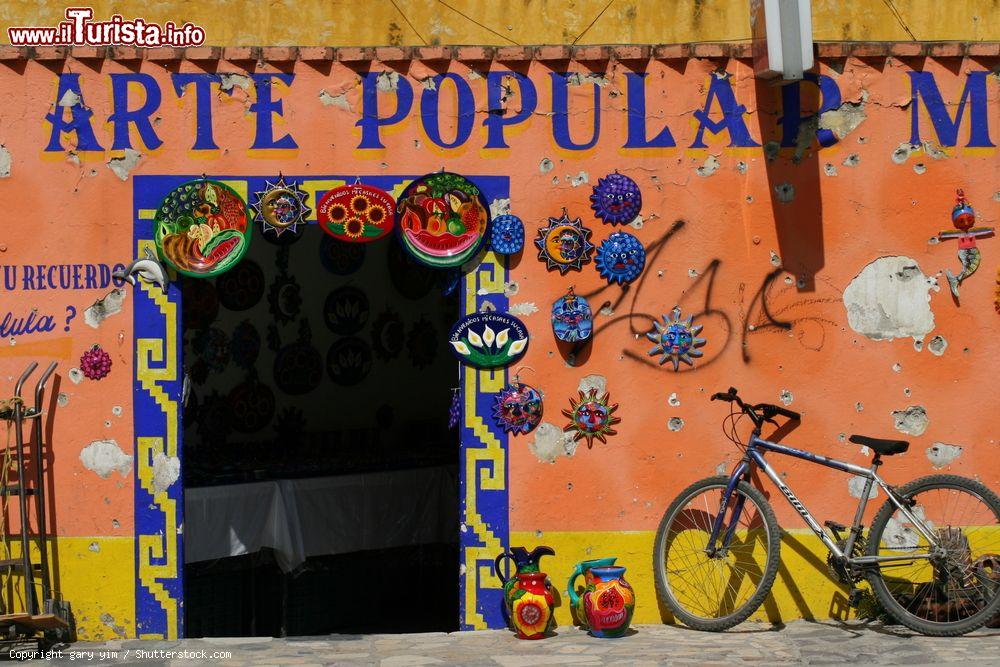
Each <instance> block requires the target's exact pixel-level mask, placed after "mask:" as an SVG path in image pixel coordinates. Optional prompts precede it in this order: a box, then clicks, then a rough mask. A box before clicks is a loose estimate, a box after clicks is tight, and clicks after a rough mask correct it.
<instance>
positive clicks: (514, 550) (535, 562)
mask: <svg viewBox="0 0 1000 667" xmlns="http://www.w3.org/2000/svg"><path fill="white" fill-rule="evenodd" d="M555 555H556V552H555V551H554V550H553V549H552V547H546V546H540V547H535V548H534V549H532V550H531V551H530V552H529V551H528V550H527V549H526V548H525V547H511V548H510V550H509V551H505V552H504V553H502V554H500V555H499V556H497V557H496V560H494V561H493V571H494V572H495V573H496V575H497V578H499V579H500V583H502V584H503V607H502V609H501V611H502V613H503V617H504V620H505V621H507V624H508V625H511V615H510V611H511V604H512V603H513V599H512V596H513V595H514V586H515V584H517V575H520V574H531V573H535V572H538V571H539V566H540V563H539V562H540V561H541V559H542V556H555ZM505 558H506V559H509V560H511V561H513V562H514V568H515V574H514V576H511V577H510V578H507V577H505V576H504V574H503V571H502V570H501V569H500V564H501V563H502V562H503V561H504V559H505ZM543 579H544V577H543Z"/></svg>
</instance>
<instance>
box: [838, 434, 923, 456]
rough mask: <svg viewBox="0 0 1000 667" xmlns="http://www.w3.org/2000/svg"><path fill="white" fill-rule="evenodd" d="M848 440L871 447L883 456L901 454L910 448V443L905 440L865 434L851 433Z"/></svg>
mask: <svg viewBox="0 0 1000 667" xmlns="http://www.w3.org/2000/svg"><path fill="white" fill-rule="evenodd" d="M850 441H851V442H853V443H854V444H856V445H864V446H865V447H871V448H872V449H873V450H874V451H876V452H878V453H879V454H883V455H885V456H892V455H893V454H902V453H903V452H905V451H906V450H907V449H909V448H910V443H908V442H907V441H906V440H886V439H884V438H869V437H868V436H865V435H852V436H851V437H850Z"/></svg>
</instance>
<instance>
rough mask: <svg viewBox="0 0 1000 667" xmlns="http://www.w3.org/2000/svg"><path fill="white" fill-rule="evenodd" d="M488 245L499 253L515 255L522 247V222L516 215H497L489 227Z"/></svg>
mask: <svg viewBox="0 0 1000 667" xmlns="http://www.w3.org/2000/svg"><path fill="white" fill-rule="evenodd" d="M490 247H491V248H492V249H493V252H495V253H497V254H500V255H516V254H517V253H519V252H521V249H522V248H524V223H523V222H521V218H519V217H517V216H516V215H510V214H505V215H498V216H497V217H496V218H494V219H493V227H492V228H491V229H490Z"/></svg>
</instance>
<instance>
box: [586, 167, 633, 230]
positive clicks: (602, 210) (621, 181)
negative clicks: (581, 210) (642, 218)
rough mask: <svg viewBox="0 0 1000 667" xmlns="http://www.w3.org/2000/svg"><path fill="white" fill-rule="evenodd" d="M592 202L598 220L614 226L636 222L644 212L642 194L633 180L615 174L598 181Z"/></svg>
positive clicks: (591, 196) (591, 206)
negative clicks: (641, 211) (641, 212)
mask: <svg viewBox="0 0 1000 667" xmlns="http://www.w3.org/2000/svg"><path fill="white" fill-rule="evenodd" d="M590 202H591V203H590V208H592V209H594V215H596V216H597V217H598V218H600V219H601V220H603V221H604V222H607V223H610V224H612V225H624V224H626V223H629V222H632V221H633V220H635V218H636V216H637V215H639V211H640V210H642V192H640V191H639V185H638V184H637V183H636V182H635V181H633V180H632V179H631V178H629V177H628V176H625V175H623V174H619V173H618V172H615V173H613V174H608V175H607V176H605V177H604V178H600V179H598V180H597V185H595V186H594V194H592V195H590Z"/></svg>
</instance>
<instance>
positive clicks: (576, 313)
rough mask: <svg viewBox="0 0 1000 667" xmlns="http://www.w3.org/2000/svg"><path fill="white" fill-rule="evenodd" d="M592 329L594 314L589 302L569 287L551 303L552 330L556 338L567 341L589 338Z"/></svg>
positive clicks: (574, 341) (575, 341)
mask: <svg viewBox="0 0 1000 667" xmlns="http://www.w3.org/2000/svg"><path fill="white" fill-rule="evenodd" d="M593 330H594V315H593V312H591V310H590V304H589V303H587V300H586V299H585V298H583V297H582V296H577V295H576V294H575V293H574V292H573V288H572V287H570V288H569V292H567V293H566V296H561V297H559V298H558V299H556V301H555V303H553V304H552V331H553V332H554V333H555V335H556V338H558V339H559V340H561V341H564V342H567V343H577V342H580V341H585V340H588V339H589V338H590V334H591V332H592V331H593Z"/></svg>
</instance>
